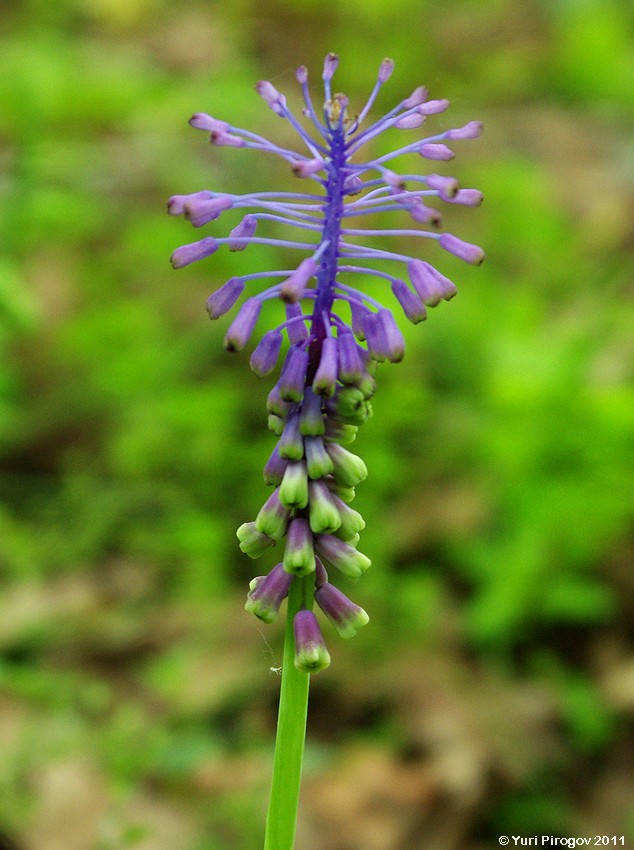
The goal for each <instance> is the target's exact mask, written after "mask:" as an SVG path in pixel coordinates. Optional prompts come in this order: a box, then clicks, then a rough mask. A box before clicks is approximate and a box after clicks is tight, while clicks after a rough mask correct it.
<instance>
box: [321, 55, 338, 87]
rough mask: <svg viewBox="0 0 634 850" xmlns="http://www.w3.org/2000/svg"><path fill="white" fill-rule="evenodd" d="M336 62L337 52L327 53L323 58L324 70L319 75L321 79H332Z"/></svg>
mask: <svg viewBox="0 0 634 850" xmlns="http://www.w3.org/2000/svg"><path fill="white" fill-rule="evenodd" d="M338 64H339V57H338V56H337V54H336V53H329V54H328V55H327V56H326V58H325V59H324V72H323V74H322V75H321V78H322V80H332V78H333V75H334V73H335V71H336V70H337V65H338Z"/></svg>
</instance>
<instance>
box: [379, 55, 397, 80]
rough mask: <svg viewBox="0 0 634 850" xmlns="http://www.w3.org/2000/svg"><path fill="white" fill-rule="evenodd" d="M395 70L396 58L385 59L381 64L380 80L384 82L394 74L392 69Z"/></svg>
mask: <svg viewBox="0 0 634 850" xmlns="http://www.w3.org/2000/svg"><path fill="white" fill-rule="evenodd" d="M393 70H394V60H393V59H384V60H383V61H382V62H381V65H380V66H379V76H378V80H379V82H380V83H384V82H386V81H387V80H389V78H390V77H391V76H392V71H393Z"/></svg>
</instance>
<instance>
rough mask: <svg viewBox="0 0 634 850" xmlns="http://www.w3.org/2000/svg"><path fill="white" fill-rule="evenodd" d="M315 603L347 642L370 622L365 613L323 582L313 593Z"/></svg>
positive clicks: (338, 591)
mask: <svg viewBox="0 0 634 850" xmlns="http://www.w3.org/2000/svg"><path fill="white" fill-rule="evenodd" d="M315 601H316V602H317V604H318V605H319V607H320V608H321V610H322V611H323V612H324V614H325V615H326V617H328V619H329V620H330V622H331V623H332V624H333V626H334V627H335V629H336V630H337V634H338V635H339V637H342V638H344V639H345V640H348V639H349V638H351V637H354V636H355V635H356V633H357V632H358V631H359V629H361V628H363V626H365V625H367V624H368V623H369V622H370V618H369V617H368V615H367V613H366V612H365V611H364V610H363V608H360V607H359V605H355V603H354V602H352V601H351V600H350V599H348V597H347V596H346V595H345V594H343V593H342V592H341V591H340V590H339V589H338V588H336V587H334V585H332V584H329V583H328V582H325V583H324V584H322V585H321V586H320V587H319V588H317V590H316V592H315Z"/></svg>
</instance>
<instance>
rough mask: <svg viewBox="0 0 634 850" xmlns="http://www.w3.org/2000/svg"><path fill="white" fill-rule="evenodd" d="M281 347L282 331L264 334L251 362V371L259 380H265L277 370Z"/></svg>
mask: <svg viewBox="0 0 634 850" xmlns="http://www.w3.org/2000/svg"><path fill="white" fill-rule="evenodd" d="M281 347H282V334H281V332H280V331H278V330H274V331H268V333H265V334H264V336H263V337H262V339H261V340H260V342H259V343H258V344H257V346H256V347H255V349H254V351H253V354H252V355H251V359H250V361H249V363H250V365H251V369H252V370H253V371H254V372H255V374H256V375H257V376H258V378H263V377H264V376H265V375H268V374H269V372H272V371H273V369H275V365H276V363H277V358H278V356H279V353H280V349H281Z"/></svg>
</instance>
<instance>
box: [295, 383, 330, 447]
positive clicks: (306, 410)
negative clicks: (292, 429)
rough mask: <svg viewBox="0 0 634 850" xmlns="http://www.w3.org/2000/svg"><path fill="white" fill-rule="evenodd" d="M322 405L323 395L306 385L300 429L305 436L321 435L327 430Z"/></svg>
mask: <svg viewBox="0 0 634 850" xmlns="http://www.w3.org/2000/svg"><path fill="white" fill-rule="evenodd" d="M321 405H322V399H321V396H318V395H316V394H315V393H314V392H313V391H312V389H311V388H310V387H306V391H305V392H304V399H303V401H302V409H301V412H300V419H299V430H300V432H301V433H302V434H303V435H304V436H305V437H319V436H320V435H321V434H323V433H324V431H325V430H326V423H325V422H324V416H323V412H322V409H321Z"/></svg>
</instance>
